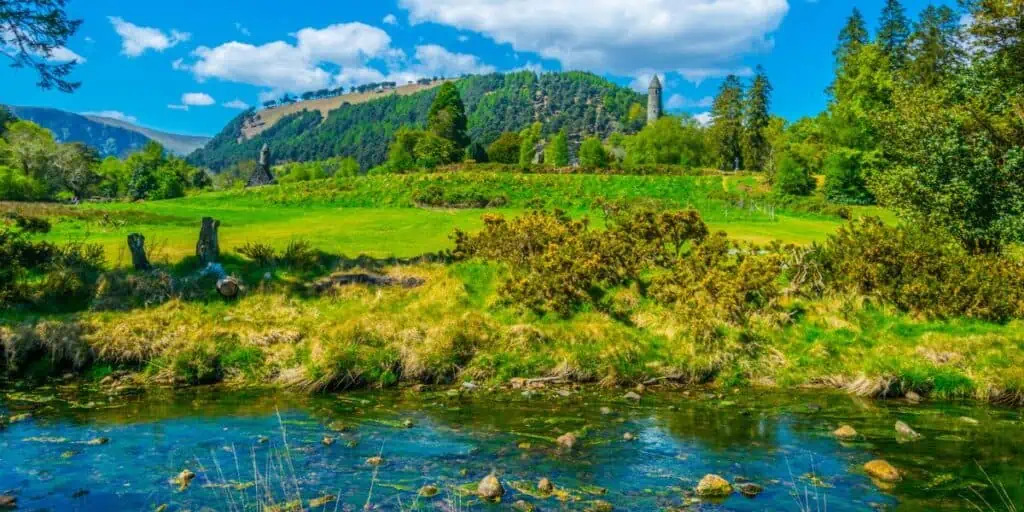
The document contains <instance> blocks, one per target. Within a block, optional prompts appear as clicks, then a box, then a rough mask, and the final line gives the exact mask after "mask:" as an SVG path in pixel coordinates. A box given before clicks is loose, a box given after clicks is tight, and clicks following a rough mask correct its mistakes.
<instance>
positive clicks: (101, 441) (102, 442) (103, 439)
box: [85, 437, 110, 446]
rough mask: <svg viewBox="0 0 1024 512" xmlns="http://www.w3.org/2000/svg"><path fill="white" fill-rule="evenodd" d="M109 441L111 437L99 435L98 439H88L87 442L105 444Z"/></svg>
mask: <svg viewBox="0 0 1024 512" xmlns="http://www.w3.org/2000/svg"><path fill="white" fill-rule="evenodd" d="M109 442H110V439H107V438H106V437H97V438H96V439H90V440H88V441H86V442H85V444H86V445H88V446H103V445H105V444H107V443H109Z"/></svg>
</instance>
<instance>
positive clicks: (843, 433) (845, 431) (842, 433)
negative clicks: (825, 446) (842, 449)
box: [832, 425, 857, 439]
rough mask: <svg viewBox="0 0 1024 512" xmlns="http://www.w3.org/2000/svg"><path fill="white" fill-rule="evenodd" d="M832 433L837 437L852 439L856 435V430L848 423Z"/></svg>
mask: <svg viewBox="0 0 1024 512" xmlns="http://www.w3.org/2000/svg"><path fill="white" fill-rule="evenodd" d="M832 435H834V436H836V437H838V438H839V439H853V438H855V437H857V431H856V430H854V428H853V427H851V426H849V425H843V426H841V427H839V428H837V429H836V430H835V431H834V432H832Z"/></svg>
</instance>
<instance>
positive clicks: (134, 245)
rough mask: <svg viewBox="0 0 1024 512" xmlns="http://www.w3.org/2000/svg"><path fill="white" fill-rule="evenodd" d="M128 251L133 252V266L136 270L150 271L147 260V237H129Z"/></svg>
mask: <svg viewBox="0 0 1024 512" xmlns="http://www.w3.org/2000/svg"><path fill="white" fill-rule="evenodd" d="M128 249H129V250H131V251H132V266H133V267H135V270H149V269H150V265H149V259H148V258H146V237H144V236H142V235H140V234H139V233H132V234H130V235H128Z"/></svg>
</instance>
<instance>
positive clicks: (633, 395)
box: [622, 391, 640, 402]
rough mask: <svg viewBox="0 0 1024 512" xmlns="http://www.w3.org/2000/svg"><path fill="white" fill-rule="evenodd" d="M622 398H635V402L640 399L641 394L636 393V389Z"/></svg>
mask: <svg viewBox="0 0 1024 512" xmlns="http://www.w3.org/2000/svg"><path fill="white" fill-rule="evenodd" d="M622 398H625V399H626V400H633V401H634V402H639V401H640V395H638V394H636V392H634V391H630V392H629V393H626V394H625V395H623V396H622Z"/></svg>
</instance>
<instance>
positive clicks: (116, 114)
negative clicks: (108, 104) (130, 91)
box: [82, 110, 138, 123]
mask: <svg viewBox="0 0 1024 512" xmlns="http://www.w3.org/2000/svg"><path fill="white" fill-rule="evenodd" d="M82 115H83V116H96V117H106V118H107V119H117V120H118V121H124V122H126V123H135V122H137V121H138V119H136V118H135V116H130V115H128V114H125V113H124V112H121V111H120V110H97V111H92V112H82Z"/></svg>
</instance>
